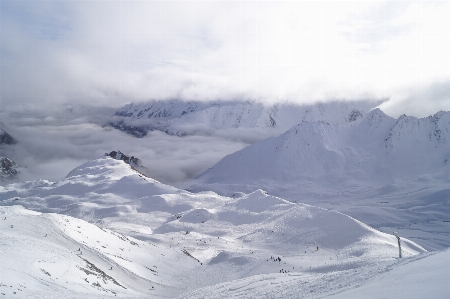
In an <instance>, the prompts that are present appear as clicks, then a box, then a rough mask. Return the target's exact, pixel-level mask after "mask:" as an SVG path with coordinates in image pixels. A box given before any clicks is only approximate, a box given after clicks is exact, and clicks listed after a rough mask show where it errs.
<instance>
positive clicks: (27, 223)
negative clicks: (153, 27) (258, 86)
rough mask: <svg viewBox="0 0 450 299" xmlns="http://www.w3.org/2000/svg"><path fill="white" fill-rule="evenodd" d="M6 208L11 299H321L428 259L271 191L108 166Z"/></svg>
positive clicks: (3, 193)
mask: <svg viewBox="0 0 450 299" xmlns="http://www.w3.org/2000/svg"><path fill="white" fill-rule="evenodd" d="M0 204H1V206H0V235H1V237H0V240H1V241H0V252H1V254H0V294H4V296H5V298H10V297H22V298H25V297H28V298H106V297H133V298H173V297H177V296H182V297H185V298H199V297H203V298H214V297H221V298H223V297H248V298H255V297H267V298H285V297H286V296H284V295H285V294H287V295H289V294H291V295H289V296H291V297H295V298H301V297H302V296H303V297H308V296H309V297H314V298H317V297H321V296H322V294H326V295H333V294H337V295H339V294H340V293H341V292H344V291H345V292H347V291H348V292H357V291H358V290H359V289H355V286H357V285H363V284H365V285H367V289H368V290H369V291H370V290H371V287H372V288H373V283H372V282H373V281H374V279H383V275H396V276H395V277H399V275H402V273H405V271H403V272H402V271H401V269H403V268H402V267H407V266H409V265H414V264H416V263H420V262H421V261H425V260H427V259H428V258H427V259H421V257H422V256H424V255H423V253H425V252H426V250H425V249H424V248H423V247H421V246H420V245H419V244H417V243H415V242H412V241H410V240H407V239H404V238H402V240H401V241H402V248H403V256H404V258H403V259H401V260H399V259H398V248H397V240H396V238H395V237H394V236H393V235H391V234H386V233H383V232H380V231H378V230H376V229H374V228H372V227H370V226H368V225H366V224H364V223H362V222H360V221H358V220H356V219H354V218H352V217H349V216H347V215H344V214H342V213H339V212H336V211H331V210H328V209H324V208H319V207H315V206H311V205H307V204H301V203H292V202H289V201H286V200H284V199H282V198H279V197H276V196H272V195H270V194H267V192H265V191H263V190H256V191H253V192H251V193H248V194H239V196H230V197H226V196H221V195H218V194H216V193H214V192H201V193H190V192H187V191H184V190H179V189H176V188H174V187H171V186H167V185H164V184H161V183H159V182H157V181H155V180H152V179H150V178H147V177H145V176H143V175H142V174H140V173H139V172H137V171H135V170H133V169H132V168H131V167H130V165H128V164H125V163H124V162H123V161H119V160H115V159H112V158H110V157H100V158H99V159H96V160H94V161H90V162H88V163H85V164H83V165H81V166H80V167H77V168H76V169H74V170H73V171H72V172H70V173H69V175H68V176H67V177H66V178H65V179H63V180H62V181H60V182H57V183H51V182H47V181H36V182H27V183H17V184H11V185H8V186H5V187H1V189H0ZM443 254H444V255H443V256H442V258H441V263H439V265H438V263H437V262H435V261H434V260H430V263H431V264H433V263H434V264H436V265H437V270H436V271H437V272H433V273H442V271H445V270H443V269H444V267H445V269H448V253H447V252H446V253H443ZM438 256H441V254H438V255H436V257H438ZM433 257H434V256H431V257H429V258H433ZM278 258H280V260H278ZM275 259H276V260H275ZM434 264H433V265H434ZM419 265H420V264H419ZM397 268H398V269H399V271H400V272H398V273H399V274H395V273H396V272H394V270H395V269H397ZM418 268H419V266H417V267H416V268H415V269H418ZM428 268H430V267H428ZM428 268H427V269H428ZM430 271H432V270H430ZM433 271H434V270H433ZM439 271H440V272H439ZM386 273H387V274H386ZM391 273H394V274H391ZM426 274H427V275H428V274H429V273H428V272H427V273H426ZM420 275H421V274H418V276H417V277H416V278H417V279H422V278H420V277H421V276H420ZM424 277H425V276H424ZM426 277H428V276H426ZM424 279H425V278H424ZM444 282H445V281H443V280H438V281H436V282H435V284H434V286H437V287H438V288H441V290H445V287H444V286H443V285H442V283H444ZM371 283H372V284H371ZM314 286H316V287H314ZM360 289H361V290H363V289H362V287H361V288H360ZM295 290H298V292H297V293H296V292H295ZM342 294H344V293H342ZM351 294H358V293H351ZM289 296H288V297H289ZM354 296H357V295H354ZM435 298H439V297H435Z"/></svg>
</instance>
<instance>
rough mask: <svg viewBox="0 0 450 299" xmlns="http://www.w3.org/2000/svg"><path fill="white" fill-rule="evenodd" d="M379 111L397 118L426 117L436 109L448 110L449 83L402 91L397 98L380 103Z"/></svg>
mask: <svg viewBox="0 0 450 299" xmlns="http://www.w3.org/2000/svg"><path fill="white" fill-rule="evenodd" d="M379 107H380V109H381V110H383V111H385V112H386V113H387V114H389V115H391V116H393V117H398V116H400V115H402V114H409V115H414V116H416V117H426V116H429V115H433V114H435V113H436V112H438V111H437V110H436V107H440V109H442V110H444V111H449V110H450V81H442V82H434V83H432V84H430V85H426V86H416V87H415V88H408V89H406V90H403V91H402V93H400V94H399V95H398V97H394V98H391V99H390V100H389V101H386V102H384V103H382V104H381V105H380V106H379Z"/></svg>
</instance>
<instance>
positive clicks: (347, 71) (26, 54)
mask: <svg viewBox="0 0 450 299" xmlns="http://www.w3.org/2000/svg"><path fill="white" fill-rule="evenodd" d="M0 5H1V10H0V13H1V27H2V35H1V41H0V48H1V54H0V59H1V61H2V65H1V67H0V68H1V69H0V72H1V73H0V75H1V78H2V81H1V90H0V95H1V102H0V107H1V108H2V109H3V110H15V111H17V110H21V109H23V108H22V107H23V106H25V107H29V108H30V109H35V110H39V109H42V110H45V109H50V108H49V107H54V106H55V105H66V104H67V103H73V102H78V103H84V104H90V105H97V106H120V105H122V104H125V103H128V102H132V101H135V102H136V101H144V100H148V99H168V98H178V99H190V100H211V99H214V100H217V99H240V98H245V99H257V100H264V101H272V102H274V101H279V100H290V101H292V102H301V103H311V102H313V101H317V100H321V101H326V100H328V99H330V98H331V99H336V98H347V99H358V98H367V97H372V98H391V99H393V100H394V99H399V96H398V93H401V91H402V90H404V89H406V88H409V87H414V86H416V85H417V84H418V83H420V84H428V85H432V83H433V82H436V81H443V80H448V79H449V77H450V67H449V66H450V59H449V54H448V53H450V48H449V44H450V43H449V40H450V35H449V30H450V29H449V27H448V19H449V14H450V9H449V5H450V4H449V3H448V2H422V1H418V2H394V3H392V2H378V1H377V2H366V1H363V2H333V1H330V2H320V1H319V2H312V1H311V2H305V1H299V2H289V1H287V2H279V1H267V2H266V1H252V2H251V1H240V2H234V1H221V2H198V1H117V2H110V1H48V2H37V3H34V2H28V1H27V2H22V1H2V2H1V4H0ZM399 100H401V99H399ZM435 104H436V105H439V102H436V103H435ZM438 109H442V108H439V107H438V106H436V110H438Z"/></svg>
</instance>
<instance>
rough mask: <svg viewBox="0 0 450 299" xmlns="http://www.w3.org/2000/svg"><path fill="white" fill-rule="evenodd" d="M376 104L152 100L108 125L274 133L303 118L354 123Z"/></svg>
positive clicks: (134, 129)
mask: <svg viewBox="0 0 450 299" xmlns="http://www.w3.org/2000/svg"><path fill="white" fill-rule="evenodd" d="M376 104H377V103H370V102H358V103H353V102H348V103H346V102H330V103H318V104H315V105H309V106H307V105H304V106H298V105H294V104H277V105H268V104H263V103H258V102H250V101H247V102H239V101H235V102H230V101H228V102H226V101H219V102H182V101H152V102H148V103H140V104H128V105H125V106H124V107H122V108H121V109H119V110H117V111H116V113H115V115H114V117H112V119H111V120H110V121H109V122H108V124H109V125H111V126H113V127H115V128H117V129H120V130H123V131H125V132H127V133H130V134H133V135H135V136H137V137H142V136H145V134H146V132H147V131H149V130H160V131H164V132H167V133H168V134H171V135H178V136H183V135H192V134H205V133H209V132H211V131H213V130H221V129H235V128H265V129H267V130H268V134H267V135H268V136H270V135H274V134H277V133H278V134H279V133H281V132H283V131H286V130H287V129H288V128H290V127H292V126H293V125H295V124H297V123H299V122H302V121H330V122H335V123H339V124H352V123H354V122H357V121H358V120H359V119H360V118H361V117H362V116H363V115H364V114H365V111H367V110H369V109H370V108H373V107H374V106H375V105H376Z"/></svg>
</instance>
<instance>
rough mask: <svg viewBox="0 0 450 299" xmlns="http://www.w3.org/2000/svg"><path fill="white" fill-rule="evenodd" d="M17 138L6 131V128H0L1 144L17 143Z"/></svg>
mask: <svg viewBox="0 0 450 299" xmlns="http://www.w3.org/2000/svg"><path fill="white" fill-rule="evenodd" d="M15 143H16V140H14V138H13V137H12V136H11V135H9V134H8V133H6V132H5V131H4V130H2V129H0V144H15Z"/></svg>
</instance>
